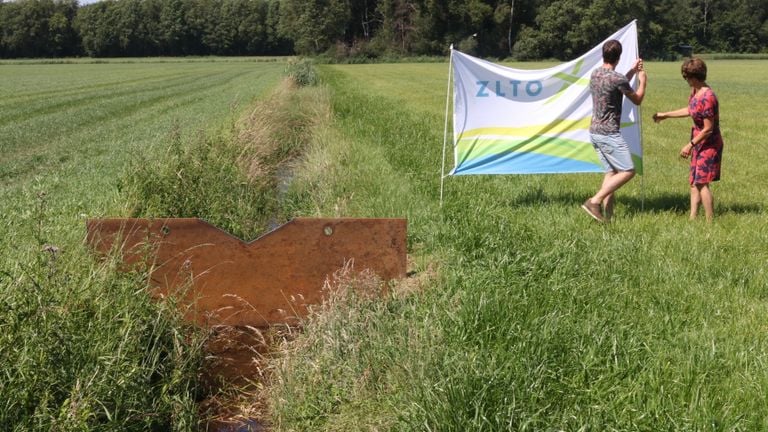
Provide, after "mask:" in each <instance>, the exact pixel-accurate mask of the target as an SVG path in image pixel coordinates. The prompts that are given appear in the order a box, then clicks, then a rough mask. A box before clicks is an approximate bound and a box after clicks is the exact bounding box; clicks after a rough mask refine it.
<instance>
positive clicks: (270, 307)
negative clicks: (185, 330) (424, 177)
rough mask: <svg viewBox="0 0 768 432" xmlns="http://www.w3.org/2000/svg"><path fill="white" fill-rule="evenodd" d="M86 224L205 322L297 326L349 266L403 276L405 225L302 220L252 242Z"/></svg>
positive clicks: (136, 222) (94, 237) (173, 226)
mask: <svg viewBox="0 0 768 432" xmlns="http://www.w3.org/2000/svg"><path fill="white" fill-rule="evenodd" d="M86 226H87V237H86V240H87V242H88V244H89V245H91V247H93V248H94V249H95V250H97V251H98V252H100V253H102V254H105V255H106V254H108V253H109V252H110V251H119V252H121V253H122V259H123V261H124V262H125V263H126V264H127V265H128V266H134V265H149V266H151V267H149V268H150V269H151V280H152V284H153V286H154V288H155V290H156V294H158V295H166V294H168V293H169V292H185V295H184V296H185V297H184V298H185V299H186V300H187V302H188V304H189V305H191V306H192V307H190V309H189V312H188V318H189V319H191V320H193V321H196V322H198V323H200V324H209V325H231V326H255V327H267V326H270V325H273V324H293V323H296V322H297V320H298V319H299V318H300V317H303V316H305V315H306V313H307V307H308V306H309V305H313V304H319V303H321V302H322V299H323V292H322V287H323V283H324V282H325V280H326V278H327V277H329V276H330V275H332V274H333V273H334V272H335V271H337V270H338V269H340V268H341V267H343V266H344V264H345V263H347V262H349V261H352V262H353V263H354V269H355V270H356V271H362V270H365V269H368V270H371V271H373V272H374V273H375V274H377V275H378V276H379V277H380V278H382V279H383V280H392V279H400V278H404V277H405V275H406V228H407V221H406V220H405V219H354V218H327V219H323V218H297V219H293V220H291V221H290V222H288V223H286V224H284V225H282V226H280V227H278V228H277V229H275V230H273V231H271V232H269V233H267V234H265V235H263V236H262V237H260V238H258V239H256V240H254V241H251V242H244V241H242V240H241V239H239V238H237V237H234V236H232V235H230V234H229V233H227V232H225V231H222V230H221V229H219V228H217V227H215V226H213V225H211V224H209V223H207V222H205V221H203V220H200V219H196V218H173V219H90V220H88V221H87V222H86ZM185 289H186V291H184V290H185Z"/></svg>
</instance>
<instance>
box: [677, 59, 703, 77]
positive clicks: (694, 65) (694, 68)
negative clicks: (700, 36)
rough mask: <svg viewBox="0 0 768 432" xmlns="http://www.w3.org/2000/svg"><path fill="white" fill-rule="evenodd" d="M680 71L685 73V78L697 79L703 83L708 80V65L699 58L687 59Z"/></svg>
mask: <svg viewBox="0 0 768 432" xmlns="http://www.w3.org/2000/svg"><path fill="white" fill-rule="evenodd" d="M680 71H681V72H682V73H683V78H696V79H697V80H699V81H702V82H704V81H706V80H707V64H706V63H704V60H702V59H700V58H698V57H692V58H689V59H685V61H684V62H683V66H682V67H681V68H680Z"/></svg>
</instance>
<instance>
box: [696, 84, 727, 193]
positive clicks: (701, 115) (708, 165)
mask: <svg viewBox="0 0 768 432" xmlns="http://www.w3.org/2000/svg"><path fill="white" fill-rule="evenodd" d="M688 113H689V114H690V115H691V118H692V119H693V128H692V129H691V139H693V137H695V136H697V135H699V134H700V133H701V130H702V129H703V128H704V119H705V118H709V119H712V123H713V128H712V133H711V134H710V135H709V137H707V139H705V140H704V141H702V142H700V143H698V144H697V145H696V146H694V148H693V152H692V153H691V169H690V175H689V177H688V181H689V182H690V184H692V185H693V184H708V183H711V182H714V181H718V180H720V162H721V160H722V158H723V136H722V135H720V106H719V104H718V102H717V96H715V93H714V92H713V91H712V89H711V88H706V89H705V90H704V92H703V93H702V94H701V95H699V96H698V97H697V96H696V90H695V89H694V90H693V92H692V93H691V97H690V99H688Z"/></svg>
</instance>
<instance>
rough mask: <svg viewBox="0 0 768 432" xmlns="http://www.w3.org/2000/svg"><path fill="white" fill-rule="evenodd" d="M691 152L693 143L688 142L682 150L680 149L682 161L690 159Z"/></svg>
mask: <svg viewBox="0 0 768 432" xmlns="http://www.w3.org/2000/svg"><path fill="white" fill-rule="evenodd" d="M692 150H693V143H692V142H688V144H686V145H684V146H683V148H681V149H680V157H681V158H683V159H688V158H689V157H691V151H692Z"/></svg>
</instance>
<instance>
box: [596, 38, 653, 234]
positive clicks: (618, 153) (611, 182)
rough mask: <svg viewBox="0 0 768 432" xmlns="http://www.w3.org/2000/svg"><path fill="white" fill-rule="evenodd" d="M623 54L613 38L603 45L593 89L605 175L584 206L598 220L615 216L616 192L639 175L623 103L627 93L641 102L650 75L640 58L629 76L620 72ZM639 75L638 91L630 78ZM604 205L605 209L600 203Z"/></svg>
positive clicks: (599, 149) (597, 135)
mask: <svg viewBox="0 0 768 432" xmlns="http://www.w3.org/2000/svg"><path fill="white" fill-rule="evenodd" d="M620 57H621V43H620V42H619V41H617V40H609V41H608V42H606V43H604V44H603V65H602V67H599V68H597V69H596V70H595V71H594V72H592V76H591V77H590V82H589V89H590V92H591V93H592V124H591V125H590V127H589V134H590V139H591V140H592V145H593V146H594V147H595V151H597V156H598V157H599V158H600V163H601V164H602V165H603V169H604V170H605V177H604V178H603V184H602V185H601V186H600V190H598V191H597V193H596V194H595V195H593V196H592V197H591V198H589V199H588V200H586V201H585V202H584V204H582V205H581V208H583V209H584V211H586V212H587V213H588V214H589V215H590V216H592V217H593V218H594V219H595V220H596V221H598V222H606V221H608V220H610V219H611V216H612V215H613V204H614V196H613V194H614V192H616V190H618V189H619V188H620V187H622V186H623V185H624V184H626V183H627V182H628V181H629V180H631V179H632V177H634V176H635V165H634V163H633V162H632V153H630V152H629V145H627V142H626V141H625V140H624V138H623V137H622V136H621V105H622V101H623V97H624V96H626V97H627V98H629V100H631V101H632V102H633V103H634V104H635V105H640V104H641V103H642V102H643V97H644V96H645V82H646V79H647V77H646V74H645V70H643V60H642V59H637V60H636V61H635V64H634V65H633V66H632V69H630V71H629V72H627V74H626V76H625V75H622V74H620V73H618V72H616V65H617V64H618V63H619V58H620ZM635 74H637V78H638V81H639V85H638V89H637V91H635V90H633V89H632V87H631V86H630V85H629V80H631V79H632V77H633V76H634V75H635ZM601 205H602V211H601V208H600V206H601Z"/></svg>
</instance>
